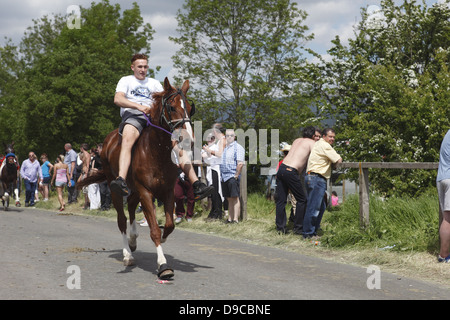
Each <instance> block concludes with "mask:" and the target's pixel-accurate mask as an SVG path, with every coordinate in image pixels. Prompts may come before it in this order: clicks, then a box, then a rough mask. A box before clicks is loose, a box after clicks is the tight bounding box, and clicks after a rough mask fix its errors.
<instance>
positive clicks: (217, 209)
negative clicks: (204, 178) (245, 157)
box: [208, 170, 222, 219]
mask: <svg viewBox="0 0 450 320" xmlns="http://www.w3.org/2000/svg"><path fill="white" fill-rule="evenodd" d="M211 177H212V185H213V187H214V191H213V192H212V194H211V211H210V213H209V215H208V218H213V219H222V197H221V196H220V194H219V183H220V181H219V174H218V173H217V171H215V170H211Z"/></svg>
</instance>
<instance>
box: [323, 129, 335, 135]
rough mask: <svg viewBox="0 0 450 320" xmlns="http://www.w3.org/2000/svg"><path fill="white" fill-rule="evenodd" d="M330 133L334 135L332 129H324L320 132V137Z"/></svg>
mask: <svg viewBox="0 0 450 320" xmlns="http://www.w3.org/2000/svg"><path fill="white" fill-rule="evenodd" d="M330 131H331V132H333V133H334V134H335V133H336V132H335V131H334V129H333V128H325V129H323V131H322V136H326V135H328V132H330Z"/></svg>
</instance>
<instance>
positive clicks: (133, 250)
mask: <svg viewBox="0 0 450 320" xmlns="http://www.w3.org/2000/svg"><path fill="white" fill-rule="evenodd" d="M129 246H130V250H131V252H135V251H136V249H137V245H134V246H133V245H131V244H129Z"/></svg>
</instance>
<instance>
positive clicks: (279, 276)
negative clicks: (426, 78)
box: [0, 208, 450, 312]
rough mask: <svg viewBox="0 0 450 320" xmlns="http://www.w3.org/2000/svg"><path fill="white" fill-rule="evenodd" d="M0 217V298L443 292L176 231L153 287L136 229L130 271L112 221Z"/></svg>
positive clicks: (48, 215) (151, 267)
mask: <svg viewBox="0 0 450 320" xmlns="http://www.w3.org/2000/svg"><path fill="white" fill-rule="evenodd" d="M10 210H11V211H9V212H4V211H0V243H1V245H0V263H1V265H0V285H1V288H0V299H20V300H22V299H26V300H33V299H45V300H48V299H52V300H53V299H63V300H68V299H75V300H78V299H102V300H103V299H106V300H110V299H120V300H123V299H132V300H136V299H153V300H180V301H185V300H197V302H198V301H211V300H225V301H238V300H303V299H308V300H309V299H312V300H317V299H331V300H334V299H344V300H373V299H377V300H380V299H381V300H383V299H424V300H429V299H450V290H449V289H447V288H444V287H442V286H438V285H434V284H430V283H426V282H421V281H416V280H412V279H407V278H404V277H401V278H399V277H398V276H397V275H393V274H389V273H384V272H382V270H381V273H380V272H379V270H378V271H377V270H376V269H373V270H372V269H371V270H368V269H366V268H361V267H356V266H350V265H345V264H339V263H334V262H330V261H325V260H322V259H320V258H315V257H309V256H305V255H301V254H298V253H293V252H287V251H284V250H281V249H276V248H268V247H264V246H257V245H252V244H248V243H243V242H238V241H233V240H229V239H224V238H221V237H217V236H213V235H202V234H196V233H192V232H187V231H184V230H180V229H176V230H175V231H174V233H173V234H172V235H171V236H170V237H169V239H168V241H167V243H165V244H164V245H163V249H164V253H165V254H166V258H167V260H168V263H169V264H170V265H171V266H172V267H173V268H174V269H175V277H174V279H173V280H172V281H169V282H166V283H161V282H160V281H158V279H157V276H156V251H155V248H154V245H153V243H152V242H151V240H150V237H149V232H148V228H144V227H139V231H140V236H139V238H138V249H137V251H136V252H135V254H134V256H135V258H136V260H137V264H136V265H135V266H133V267H124V266H123V265H122V261H121V260H122V249H121V242H122V241H121V236H120V233H119V231H118V228H117V225H116V223H115V221H110V220H107V219H104V218H100V217H92V216H76V215H58V214H57V213H56V212H50V211H43V210H39V209H36V208H11V209H10ZM240 303H242V301H240ZM191 305H192V304H191ZM193 311H199V310H193ZM200 311H201V310H200ZM241 311H242V310H241ZM222 312H225V311H222Z"/></svg>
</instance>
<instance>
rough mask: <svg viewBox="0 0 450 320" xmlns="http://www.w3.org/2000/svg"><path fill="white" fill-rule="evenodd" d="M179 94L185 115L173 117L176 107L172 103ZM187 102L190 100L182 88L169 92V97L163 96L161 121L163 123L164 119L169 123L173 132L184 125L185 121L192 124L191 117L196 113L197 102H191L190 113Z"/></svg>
mask: <svg viewBox="0 0 450 320" xmlns="http://www.w3.org/2000/svg"><path fill="white" fill-rule="evenodd" d="M178 95H180V96H181V103H182V107H183V111H184V115H183V118H179V119H172V116H171V115H172V112H173V111H175V107H174V106H172V104H171V103H172V102H173V100H174V99H175V97H176V96H178ZM187 102H188V100H187V98H186V96H185V95H184V93H183V91H182V90H181V89H178V90H176V91H175V92H173V93H171V94H169V95H168V96H167V97H163V100H162V112H161V117H160V120H159V123H161V124H163V121H164V122H165V123H166V124H167V126H168V127H169V130H170V132H173V131H174V130H175V129H176V128H178V127H180V126H183V125H184V124H185V123H189V124H192V122H191V117H192V116H193V115H194V113H195V104H194V103H193V102H190V103H189V104H190V106H191V112H190V114H188V113H187V110H186V107H185V106H186V105H187ZM164 111H166V112H167V115H168V116H167V117H166V114H165V112H164Z"/></svg>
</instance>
